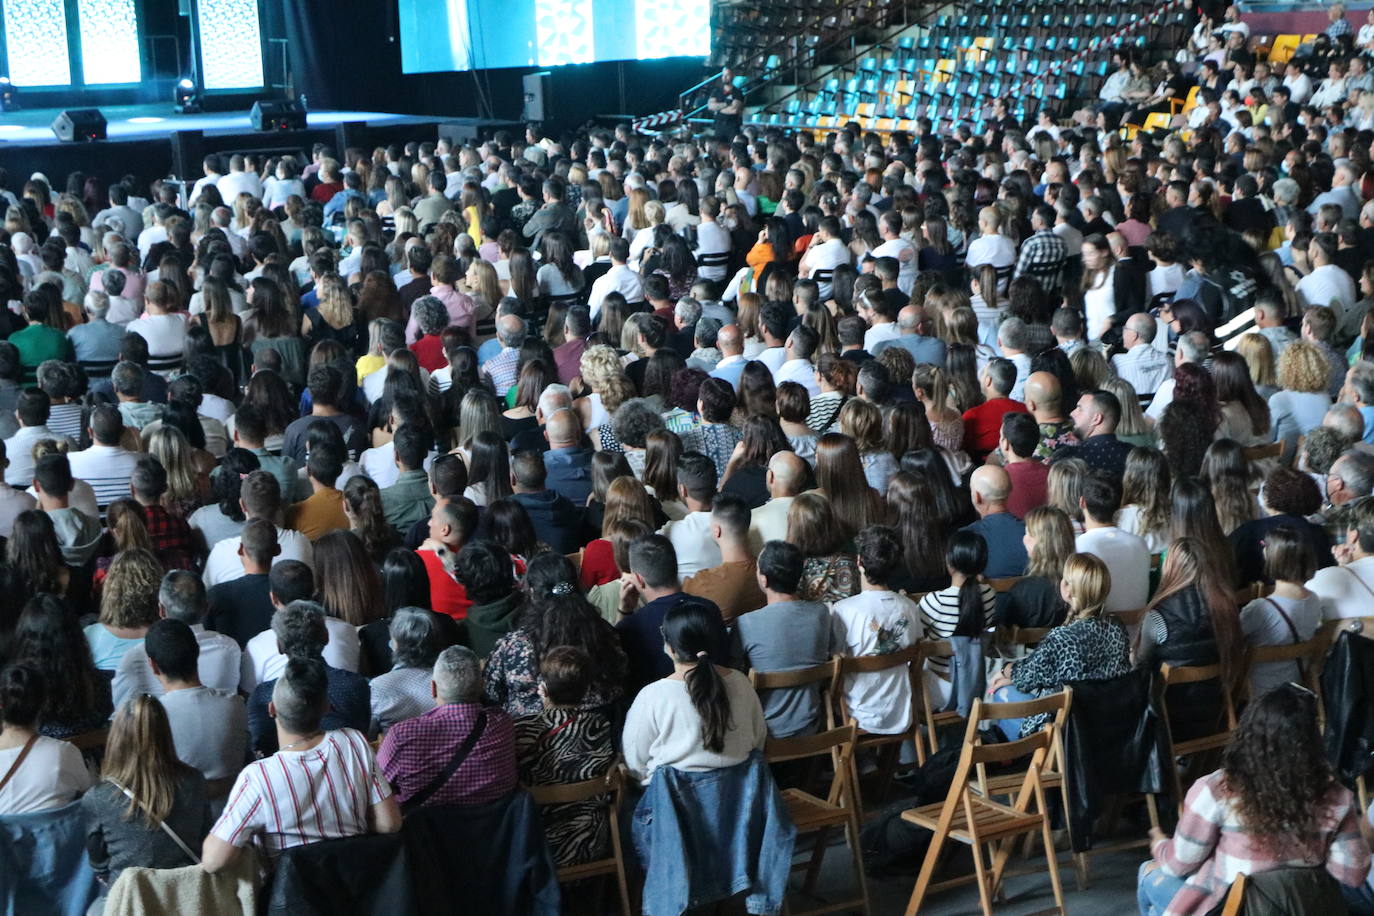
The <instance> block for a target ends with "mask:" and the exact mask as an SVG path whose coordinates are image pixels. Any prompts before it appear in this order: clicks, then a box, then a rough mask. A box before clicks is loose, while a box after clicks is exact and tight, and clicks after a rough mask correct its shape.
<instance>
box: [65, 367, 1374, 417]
mask: <svg viewBox="0 0 1374 916" xmlns="http://www.w3.org/2000/svg"><path fill="white" fill-rule="evenodd" d="M40 369H41V367H40ZM1350 388H1351V390H1353V391H1354V392H1355V396H1356V397H1357V398H1359V399H1360V403H1362V404H1364V405H1366V406H1370V405H1374V363H1371V362H1369V361H1368V360H1363V359H1362V360H1360V361H1359V362H1357V363H1355V365H1354V366H1351V367H1350Z"/></svg>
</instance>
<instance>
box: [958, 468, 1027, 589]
mask: <svg viewBox="0 0 1374 916" xmlns="http://www.w3.org/2000/svg"><path fill="white" fill-rule="evenodd" d="M969 492H970V494H971V495H972V496H973V508H974V509H975V510H976V511H977V513H978V515H979V519H978V521H976V522H974V523H973V524H971V525H966V526H965V527H964V528H962V529H960V530H962V531H970V532H973V533H974V534H977V535H981V536H982V538H983V541H984V542H985V543H986V544H987V551H988V567H987V570H986V571H985V573H984V574H985V575H986V576H987V577H988V578H989V579H1001V578H1004V577H1007V576H1021V575H1025V572H1026V560H1027V556H1026V545H1025V544H1023V543H1021V539H1022V538H1023V537H1024V536H1025V534H1026V525H1025V523H1024V522H1022V521H1020V520H1019V519H1017V518H1016V516H1014V515H1012V514H1011V513H1010V512H1008V511H1007V497H1008V496H1010V495H1011V478H1010V477H1009V476H1008V475H1007V472H1006V470H1005V469H1003V468H999V467H997V466H995V465H984V466H983V467H980V468H978V469H977V470H976V471H974V472H973V477H972V478H970V480H969Z"/></svg>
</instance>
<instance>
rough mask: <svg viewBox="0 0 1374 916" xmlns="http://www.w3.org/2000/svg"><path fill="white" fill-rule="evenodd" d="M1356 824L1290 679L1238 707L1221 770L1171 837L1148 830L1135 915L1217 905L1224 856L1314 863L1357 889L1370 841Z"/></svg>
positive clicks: (1248, 865) (1224, 877) (1253, 869)
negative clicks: (1236, 723)
mask: <svg viewBox="0 0 1374 916" xmlns="http://www.w3.org/2000/svg"><path fill="white" fill-rule="evenodd" d="M1359 820H1360V810H1359V806H1358V805H1357V803H1356V801H1355V797H1354V795H1353V794H1352V793H1351V791H1350V790H1349V789H1347V788H1346V787H1345V786H1343V785H1341V784H1340V783H1339V782H1338V781H1337V779H1336V776H1335V774H1334V773H1332V771H1331V764H1330V763H1329V762H1328V761H1327V759H1326V754H1325V753H1324V752H1323V745H1322V735H1321V730H1320V728H1319V727H1318V724H1317V699H1316V697H1315V696H1313V694H1312V693H1311V691H1308V690H1305V689H1303V688H1302V687H1299V686H1297V685H1296V684H1285V685H1284V686H1281V687H1277V688H1275V689H1274V690H1271V691H1269V692H1268V693H1266V694H1263V695H1262V696H1259V697H1257V698H1256V699H1254V700H1252V701H1251V702H1250V703H1249V705H1247V706H1246V707H1245V712H1244V713H1242V714H1241V717H1240V724H1239V726H1238V727H1237V728H1236V731H1235V732H1234V734H1232V736H1231V741H1230V743H1229V744H1228V745H1227V746H1226V750H1225V751H1224V752H1223V754H1222V761H1221V769H1219V770H1216V771H1215V772H1212V773H1209V774H1208V775H1206V776H1203V777H1202V778H1201V779H1199V780H1198V781H1197V782H1195V783H1193V786H1192V788H1191V789H1189V790H1188V797H1187V798H1186V799H1185V800H1184V802H1183V813H1182V815H1181V817H1180V818H1179V821H1178V827H1177V828H1176V829H1175V831H1174V836H1173V837H1172V838H1171V837H1169V836H1168V835H1166V834H1164V833H1163V832H1162V831H1160V830H1158V829H1151V831H1150V855H1151V860H1150V861H1148V862H1145V863H1143V864H1142V865H1141V866H1140V878H1139V889H1138V891H1137V898H1138V900H1139V902H1140V912H1141V913H1142V914H1157V913H1164V912H1166V911H1167V912H1170V913H1206V912H1208V911H1210V910H1211V909H1212V908H1213V907H1216V906H1220V905H1221V903H1222V901H1223V900H1224V898H1225V897H1226V892H1227V890H1228V889H1229V887H1230V884H1231V878H1230V873H1229V872H1227V871H1226V868H1227V866H1226V864H1225V863H1227V862H1236V863H1243V864H1242V865H1241V866H1240V867H1242V868H1244V870H1245V873H1246V874H1250V875H1258V874H1262V873H1264V872H1267V871H1270V870H1273V869H1276V868H1304V869H1306V868H1310V869H1322V870H1324V871H1325V872H1326V873H1327V874H1328V875H1330V876H1331V877H1333V878H1335V879H1336V881H1338V882H1340V884H1341V885H1344V887H1345V888H1347V889H1354V888H1358V887H1361V886H1362V885H1363V882H1364V878H1365V875H1366V873H1367V872H1368V871H1369V847H1368V845H1366V843H1365V840H1364V838H1363V837H1362V836H1361V834H1360V825H1359Z"/></svg>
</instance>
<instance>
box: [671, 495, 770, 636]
mask: <svg viewBox="0 0 1374 916" xmlns="http://www.w3.org/2000/svg"><path fill="white" fill-rule="evenodd" d="M749 519H750V514H749V507H748V506H747V505H746V504H745V502H744V500H742V499H740V498H739V497H738V496H732V495H730V494H728V493H721V494H720V495H718V496H717V497H716V498H715V501H714V503H713V504H712V506H711V539H712V540H714V541H715V542H716V546H717V547H719V548H720V556H721V562H720V564H719V565H718V566H713V567H711V568H710V569H703V570H702V571H701V572H699V573H697V574H696V575H694V576H692V577H690V578H688V579H686V580H684V581H683V583H682V590H683V591H684V592H686V593H687V594H689V595H696V596H697V597H700V598H705V599H707V600H708V601H711V602H712V603H714V604H715V605H716V607H718V608H720V613H721V616H722V618H724V620H725V622H726V623H727V624H728V623H732V622H733V621H734V620H735V619H736V618H737V617H739V616H741V615H742V614H745V613H747V612H749V611H753V610H757V609H758V608H761V607H763V605H764V602H765V598H764V594H763V592H762V591H761V590H760V589H759V587H758V583H757V582H756V581H755V580H756V579H757V576H758V570H757V567H756V566H755V563H754V554H753V553H751V552H750V550H749V541H748V538H749Z"/></svg>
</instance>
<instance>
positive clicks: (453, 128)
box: [439, 121, 478, 146]
mask: <svg viewBox="0 0 1374 916" xmlns="http://www.w3.org/2000/svg"><path fill="white" fill-rule="evenodd" d="M477 136H478V134H477V124H476V122H474V121H442V122H440V124H439V139H440V140H447V141H448V142H449V143H450V144H451V145H453V146H466V145H467V144H469V143H471V144H473V145H474V146H476V145H477Z"/></svg>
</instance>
